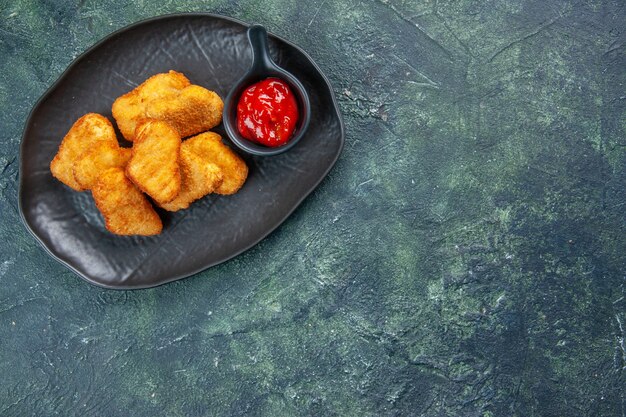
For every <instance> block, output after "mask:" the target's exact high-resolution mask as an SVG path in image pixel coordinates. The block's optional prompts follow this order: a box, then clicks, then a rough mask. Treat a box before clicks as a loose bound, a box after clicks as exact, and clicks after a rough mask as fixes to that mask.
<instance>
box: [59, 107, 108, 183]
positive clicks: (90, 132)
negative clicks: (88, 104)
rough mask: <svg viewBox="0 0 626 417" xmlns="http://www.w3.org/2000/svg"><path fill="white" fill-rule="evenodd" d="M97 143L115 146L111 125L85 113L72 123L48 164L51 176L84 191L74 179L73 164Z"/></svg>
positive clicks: (102, 118)
mask: <svg viewBox="0 0 626 417" xmlns="http://www.w3.org/2000/svg"><path fill="white" fill-rule="evenodd" d="M99 142H105V143H110V144H112V145H115V146H117V138H116V137H115V130H113V125H112V124H111V122H109V120H108V119H107V118H106V117H104V116H101V115H99V114H96V113H87V114H86V115H84V116H83V117H81V118H80V119H78V120H77V121H76V123H74V125H73V126H72V127H71V128H70V130H69V131H68V132H67V134H66V135H65V137H64V138H63V141H62V142H61V145H60V146H59V151H58V152H57V154H56V155H55V156H54V159H53V160H52V162H51V163H50V171H51V172H52V175H53V176H54V177H55V178H57V179H58V180H59V181H61V182H62V183H63V184H65V185H67V186H68V187H70V188H72V189H74V190H76V191H84V190H85V187H83V186H81V185H80V183H78V181H76V178H74V171H73V169H74V164H75V163H76V161H78V159H79V158H80V157H81V155H82V154H83V153H84V152H85V151H87V150H88V149H90V148H91V147H92V146H94V145H95V144H96V143H99Z"/></svg>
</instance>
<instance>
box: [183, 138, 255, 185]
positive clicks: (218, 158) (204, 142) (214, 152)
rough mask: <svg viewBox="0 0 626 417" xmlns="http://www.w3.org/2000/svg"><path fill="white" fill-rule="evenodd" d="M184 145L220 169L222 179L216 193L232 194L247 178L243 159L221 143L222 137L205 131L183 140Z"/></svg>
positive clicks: (246, 167)
mask: <svg viewBox="0 0 626 417" xmlns="http://www.w3.org/2000/svg"><path fill="white" fill-rule="evenodd" d="M185 147H186V148H188V149H189V150H191V151H192V152H193V153H195V154H196V155H198V156H199V157H200V158H202V159H204V160H205V161H206V162H212V163H214V164H215V165H217V166H218V167H220V169H221V170H222V173H223V174H224V180H223V181H222V184H221V185H220V186H219V187H217V189H216V190H215V192H216V193H217V194H224V195H227V194H234V193H236V192H237V191H239V189H240V188H241V187H242V186H243V183H244V182H246V178H248V166H247V165H246V163H245V162H244V160H243V159H241V157H240V156H239V155H237V154H236V153H235V152H233V151H232V150H231V149H230V148H229V147H228V146H226V145H224V144H223V143H222V137H221V136H220V135H218V134H217V133H214V132H205V133H202V134H200V135H197V136H194V137H192V138H189V139H187V140H186V141H185Z"/></svg>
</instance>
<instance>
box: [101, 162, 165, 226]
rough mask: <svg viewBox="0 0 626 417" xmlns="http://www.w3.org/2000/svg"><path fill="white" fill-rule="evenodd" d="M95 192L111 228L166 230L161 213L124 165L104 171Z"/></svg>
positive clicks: (107, 223)
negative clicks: (127, 174)
mask: <svg viewBox="0 0 626 417" xmlns="http://www.w3.org/2000/svg"><path fill="white" fill-rule="evenodd" d="M91 193H92V195H93V199H94V200H95V202H96V206H97V207H98V210H100V213H102V217H104V222H105V224H106V228H107V230H108V231H109V232H111V233H115V234H116V235H144V236H149V235H158V234H159V233H161V230H163V224H162V223H161V219H160V218H159V215H158V214H157V213H156V211H154V208H152V206H151V205H150V202H149V201H148V199H147V198H146V197H145V196H144V195H143V194H142V193H141V191H139V189H138V188H137V187H135V185H134V184H133V183H132V182H130V180H129V179H128V178H126V175H125V174H124V170H123V169H121V168H109V169H107V170H106V171H104V172H103V173H101V174H100V176H99V177H98V181H97V182H96V184H95V185H94V187H93V189H92V191H91Z"/></svg>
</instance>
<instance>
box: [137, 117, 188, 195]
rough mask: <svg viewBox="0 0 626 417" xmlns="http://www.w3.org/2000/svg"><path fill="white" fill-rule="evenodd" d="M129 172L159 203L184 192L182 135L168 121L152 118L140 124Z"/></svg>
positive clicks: (141, 187)
mask: <svg viewBox="0 0 626 417" xmlns="http://www.w3.org/2000/svg"><path fill="white" fill-rule="evenodd" d="M137 132H138V135H137V138H136V140H135V143H134V144H133V151H132V156H131V158H130V161H129V162H128V165H127V166H126V175H128V178H129V179H130V180H131V181H132V182H133V183H135V185H136V186H137V187H139V189H140V190H141V191H143V192H144V193H146V194H148V195H149V196H150V197H152V198H153V199H154V201H156V202H157V203H158V204H165V203H169V202H170V201H172V200H173V199H174V198H176V196H177V195H178V193H179V192H180V167H179V151H180V144H181V141H180V135H179V134H178V132H177V131H176V130H175V129H174V128H172V127H171V126H170V125H168V124H167V123H165V122H161V121H157V120H150V121H147V122H145V123H143V124H141V125H140V126H138V127H137Z"/></svg>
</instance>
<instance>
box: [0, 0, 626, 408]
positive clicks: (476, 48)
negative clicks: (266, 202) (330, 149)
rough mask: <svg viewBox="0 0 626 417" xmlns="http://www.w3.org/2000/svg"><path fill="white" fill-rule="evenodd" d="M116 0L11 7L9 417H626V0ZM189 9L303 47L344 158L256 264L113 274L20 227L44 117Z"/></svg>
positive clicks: (5, 118)
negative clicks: (333, 116)
mask: <svg viewBox="0 0 626 417" xmlns="http://www.w3.org/2000/svg"><path fill="white" fill-rule="evenodd" d="M100 3H101V2H96V1H89V0H87V1H79V2H74V1H55V2H43V1H41V2H38V1H26V0H24V1H14V2H7V1H0V105H1V108H2V112H1V113H0V121H1V126H2V130H1V131H0V216H1V217H0V381H1V383H0V415H2V416H5V415H6V416H26V415H37V416H47V415H63V416H66V415H81V416H126V415H129V413H130V414H132V415H137V416H139V415H146V416H148V415H162V414H165V415H168V416H204V415H268V416H276V415H341V416H344V415H347V416H349V415H354V416H364V415H372V416H381V415H389V416H395V415H398V416H400V415H415V416H419V415H423V416H485V417H487V416H501V415H513V416H529V415H535V416H563V415H567V416H617V415H624V414H625V412H626V411H625V408H626V404H625V400H624V393H623V386H624V383H625V381H624V374H623V369H624V367H625V365H626V360H625V356H626V351H625V349H626V347H625V342H624V337H625V335H624V333H625V332H624V326H626V312H625V308H624V307H625V305H626V300H625V299H624V283H625V270H626V253H625V251H624V249H625V246H626V245H625V243H624V232H625V230H624V229H625V225H626V215H625V211H626V188H625V184H626V169H625V167H626V152H625V151H626V135H625V133H626V132H625V130H626V107H625V97H626V89H625V87H624V82H625V81H626V80H625V78H626V71H625V70H624V69H625V68H626V58H625V54H624V41H625V40H626V27H625V22H626V12H625V10H624V7H625V6H624V2H623V1H618V0H615V1H608V0H605V1H587V2H584V1H583V2H578V3H573V2H566V1H550V2H546V1H532V0H517V1H513V0H510V1H498V2H496V1H485V2H474V1H469V0H462V1H442V0H439V1H432V2H416V1H398V0H389V1H362V2H354V1H348V0H342V1H325V0H323V1H313V2H295V1H286V0H285V1H282V0H271V1H268V2H263V1H239V2H219V1H216V2H207V1H197V2H193V3H189V4H185V2H182V1H179V0H171V1H161V2H158V3H156V2H154V3H149V2H133V3H132V4H127V3H128V2H127V1H125V0H114V1H111V2H106V5H101V4H100ZM180 11H207V12H213V13H223V14H225V15H229V16H233V17H236V18H240V19H242V20H245V21H248V22H258V23H261V24H264V25H266V26H267V27H268V29H269V30H270V31H272V32H274V33H276V34H278V35H280V36H283V37H285V38H287V39H289V40H291V41H293V42H294V43H296V44H298V45H299V46H301V47H302V48H304V49H305V50H306V51H307V52H309V53H310V55H311V56H312V57H313V59H315V60H316V62H317V63H318V64H319V65H320V66H321V68H322V70H323V71H324V72H325V73H326V74H327V75H328V76H329V78H330V80H331V82H332V84H333V86H334V88H335V92H336V93H337V96H338V98H339V101H340V106H341V110H342V112H343V115H344V118H345V122H346V126H347V142H346V148H345V150H344V152H343V154H342V156H341V158H340V160H339V162H338V164H337V166H336V167H335V169H334V170H333V171H332V172H331V174H330V175H329V176H328V177H327V179H326V180H325V181H324V182H323V183H322V184H321V186H320V187H319V188H318V189H317V191H316V192H315V193H314V194H312V195H311V196H310V197H309V198H308V199H307V200H306V201H305V203H304V205H303V206H301V207H300V208H299V209H298V210H297V211H296V212H295V213H294V215H293V216H292V217H290V219H289V220H288V221H287V222H286V223H284V224H283V226H281V227H280V228H279V229H278V230H277V231H276V232H275V233H273V234H272V235H271V236H270V237H269V238H267V239H265V240H264V241H262V242H261V244H259V245H258V246H256V247H255V248H253V249H252V250H250V251H248V252H246V253H245V254H243V255H242V256H239V257H237V258H235V259H234V260H232V261H230V262H227V263H225V264H222V265H220V266H218V267H214V268H211V269H210V270H208V271H205V272H203V273H201V274H199V275H197V276H195V277H192V278H189V279H186V280H183V281H179V282H177V283H173V284H168V285H166V286H162V287H159V288H155V289H151V290H142V291H134V292H120V291H110V290H103V289H100V288H96V287H93V286H90V285H89V284H87V283H85V282H83V281H81V280H80V279H79V278H77V277H76V276H74V275H73V274H72V273H71V272H69V271H68V270H67V269H65V268H64V267H63V266H61V265H59V264H57V263H56V262H55V261H53V260H52V259H50V258H49V257H48V256H47V255H46V254H45V252H44V251H43V249H41V248H40V247H39V246H38V245H37V244H36V243H35V240H34V239H33V238H32V237H31V236H30V235H29V234H28V232H27V231H26V229H25V228H24V227H23V226H22V224H21V223H20V220H19V215H18V210H17V181H18V178H17V175H18V168H19V167H18V164H19V163H18V148H19V143H20V136H21V133H22V129H23V126H24V122H25V120H26V117H27V115H28V112H29V111H30V109H31V108H32V106H33V105H34V103H35V101H36V100H37V99H38V98H39V97H40V96H41V94H43V93H44V91H45V90H46V89H47V88H48V87H49V86H50V85H51V84H52V83H53V82H54V81H55V80H56V79H57V77H58V76H59V75H60V73H61V72H62V71H63V70H64V69H65V68H66V66H67V65H68V64H69V63H70V62H71V61H72V59H73V58H75V57H76V56H77V55H78V54H80V53H81V52H82V51H84V50H85V49H86V48H88V47H89V46H91V45H92V44H93V43H95V42H96V41H97V40H99V39H100V38H102V37H103V36H105V35H107V34H108V33H110V32H111V31H113V30H115V29H118V28H121V27H123V26H125V25H126V24H130V23H132V22H135V21H137V20H140V19H143V18H147V17H151V16H155V15H159V14H164V13H172V12H180ZM620 386H621V387H622V388H619V387H620Z"/></svg>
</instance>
